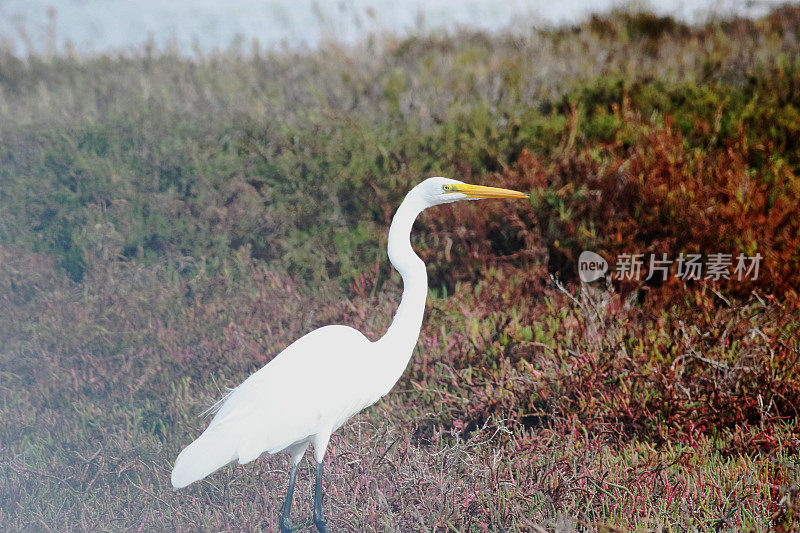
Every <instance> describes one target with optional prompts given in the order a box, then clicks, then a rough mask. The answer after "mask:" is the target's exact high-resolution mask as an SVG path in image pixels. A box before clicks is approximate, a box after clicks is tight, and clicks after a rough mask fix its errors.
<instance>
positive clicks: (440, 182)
mask: <svg viewBox="0 0 800 533" xmlns="http://www.w3.org/2000/svg"><path fill="white" fill-rule="evenodd" d="M527 196H528V195H527V194H523V193H521V192H516V191H511V190H508V189H499V188H495V187H483V186H479V185H468V184H466V183H463V182H460V181H457V180H453V179H449V178H441V177H435V178H429V179H427V180H425V181H423V182H422V183H420V184H419V185H417V186H416V187H414V188H413V189H411V191H410V192H409V193H408V194H407V195H406V197H405V199H404V200H403V203H402V204H400V207H399V208H398V209H397V213H395V215H394V219H393V220H392V225H391V227H390V228H389V260H390V261H391V262H392V265H393V266H394V268H395V269H397V271H398V272H400V275H401V276H402V278H403V297H402V300H401V301H400V307H399V308H398V309H397V313H396V314H395V317H394V320H393V321H392V324H391V326H389V329H388V331H387V332H386V334H385V335H384V336H383V337H381V338H380V339H379V340H377V341H375V342H370V341H369V340H368V339H367V338H366V337H365V336H364V335H363V334H362V333H361V332H359V331H358V330H355V329H353V328H350V327H347V326H338V325H337V326H325V327H322V328H320V329H317V330H314V331H312V332H310V333H308V334H306V335H305V336H303V337H301V338H300V339H298V340H297V341H295V342H294V343H292V344H291V345H289V347H287V348H286V349H285V350H284V351H283V352H281V353H280V354H278V355H277V356H275V358H274V359H272V361H270V362H269V363H267V364H266V365H265V366H264V367H263V368H261V369H260V370H258V371H257V372H255V373H254V374H253V375H251V376H250V377H249V378H247V379H246V380H245V381H244V382H243V383H242V384H241V385H239V386H238V387H236V388H235V389H233V390H232V391H231V392H230V393H229V394H228V395H227V396H226V397H225V398H223V399H222V400H220V401H219V402H218V403H217V405H216V406H215V409H216V414H215V415H214V418H213V419H212V420H211V423H210V424H209V426H208V428H207V429H206V430H205V431H204V432H203V434H202V435H200V437H198V438H197V440H195V441H194V442H192V443H191V444H190V445H189V446H187V447H186V448H184V450H183V451H182V452H181V453H180V455H178V459H177V460H176V461H175V467H174V468H173V470H172V485H173V486H174V487H175V488H181V487H185V486H187V485H189V484H190V483H193V482H195V481H197V480H200V479H202V478H204V477H205V476H207V475H209V474H210V473H212V472H214V471H215V470H217V469H218V468H220V467H222V466H224V465H226V464H228V463H230V462H232V461H236V460H238V461H239V463H240V464H244V463H248V462H250V461H252V460H254V459H256V458H258V457H259V456H260V455H261V454H262V453H265V452H266V453H277V452H288V453H289V454H290V455H291V457H292V470H291V473H290V476H289V487H288V490H287V491H286V500H285V501H284V503H283V507H282V509H281V516H280V529H281V531H282V532H287V531H291V529H292V521H291V519H290V514H289V512H290V509H291V505H292V494H293V492H294V483H295V477H296V475H297V467H298V464H299V463H300V460H301V459H302V458H303V455H304V454H305V451H306V449H307V448H308V445H309V444H311V445H313V447H314V458H315V459H316V462H317V472H316V484H315V488H314V511H313V518H314V524H315V525H316V527H317V530H318V531H320V532H326V531H328V527H327V525H326V521H325V517H324V516H323V513H322V459H323V457H324V456H325V450H326V448H327V446H328V440H329V439H330V437H331V434H332V433H333V432H334V431H336V430H337V429H338V428H339V427H340V426H341V425H342V424H344V423H345V422H346V421H347V420H348V419H349V418H350V417H351V416H353V415H354V414H356V413H358V412H359V411H361V410H362V409H364V408H366V407H368V406H370V405H372V404H373V403H375V402H376V401H377V400H378V399H380V398H381V397H382V396H384V395H386V394H387V393H388V392H389V391H390V390H391V389H392V387H393V386H394V384H395V383H396V382H397V380H399V379H400V376H401V375H402V373H403V371H404V370H405V368H406V365H407V364H408V361H409V359H410V358H411V354H412V351H413V349H414V346H415V345H416V343H417V338H418V337H419V332H420V328H421V327H422V316H423V313H424V311H425V299H426V298H427V295H428V276H427V273H426V271H425V263H423V261H422V260H421V259H420V258H419V257H417V255H416V254H415V253H414V250H413V249H412V247H411V240H410V237H411V226H412V225H413V224H414V220H415V219H416V218H417V215H419V214H420V213H421V212H422V211H423V210H424V209H426V208H428V207H432V206H435V205H438V204H445V203H450V202H455V201H458V200H477V199H481V198H526V197H527Z"/></svg>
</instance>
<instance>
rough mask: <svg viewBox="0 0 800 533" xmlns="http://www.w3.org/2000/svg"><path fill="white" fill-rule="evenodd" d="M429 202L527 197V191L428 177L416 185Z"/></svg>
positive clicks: (440, 202)
mask: <svg viewBox="0 0 800 533" xmlns="http://www.w3.org/2000/svg"><path fill="white" fill-rule="evenodd" d="M415 188H416V189H419V192H420V194H421V195H422V197H423V198H424V199H425V201H426V202H427V203H428V206H429V207H430V206H434V205H439V204H449V203H450V202H457V201H459V200H480V199H482V198H527V197H528V195H527V194H525V193H521V192H517V191H512V190H509V189H500V188H498V187H484V186H482V185H470V184H468V183H464V182H463V181H458V180H454V179H450V178H442V177H434V178H428V179H426V180H425V181H423V182H422V183H420V184H419V185H417V186H416V187H415Z"/></svg>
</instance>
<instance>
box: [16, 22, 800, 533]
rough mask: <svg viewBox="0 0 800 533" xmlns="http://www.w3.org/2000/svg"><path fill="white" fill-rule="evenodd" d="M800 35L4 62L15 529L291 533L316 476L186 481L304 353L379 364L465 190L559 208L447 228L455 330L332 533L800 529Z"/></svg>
mask: <svg viewBox="0 0 800 533" xmlns="http://www.w3.org/2000/svg"><path fill="white" fill-rule="evenodd" d="M798 30H800V11H798V10H797V9H790V8H785V9H781V10H777V11H775V12H774V13H773V14H771V15H770V16H768V17H765V18H763V19H760V20H757V21H748V20H734V21H721V22H716V23H713V24H708V25H706V26H702V27H688V26H684V25H681V24H679V23H677V22H675V21H672V20H670V19H657V18H654V17H653V16H650V15H646V14H645V15H623V14H615V15H612V16H608V17H602V18H593V19H592V20H591V21H589V22H587V23H586V24H584V25H582V26H580V27H575V28H565V29H561V30H557V31H549V32H536V33H531V35H530V36H529V37H526V38H517V37H514V38H511V37H506V36H503V35H492V36H490V35H484V34H473V33H462V34H459V35H456V36H440V35H421V36H415V37H410V38H407V39H404V40H398V41H384V42H380V43H372V44H365V45H364V46H362V47H358V48H352V49H337V48H331V49H327V50H321V51H318V52H313V53H311V52H309V53H293V52H274V53H268V54H263V53H262V54H256V55H253V56H242V55H238V54H235V53H229V54H221V55H214V56H208V57H203V58H199V59H197V60H191V61H190V60H186V59H183V58H179V57H175V56H171V55H169V54H156V53H153V52H152V51H148V50H143V51H142V52H141V53H140V54H138V55H134V56H125V57H97V58H90V59H75V58H67V57H49V58H43V57H29V58H26V59H20V58H17V57H14V56H13V55H9V54H4V55H2V56H1V57H0V316H2V319H0V399H2V402H0V420H2V423H0V473H2V475H0V526H2V529H5V530H73V529H85V530H98V529H113V530H119V529H125V530H128V529H170V530H196V529H209V530H228V529H235V530H240V529H245V530H250V529H257V528H265V529H271V528H273V529H274V527H275V523H276V520H275V517H276V516H277V513H278V510H279V506H280V503H281V498H282V495H283V491H284V489H285V483H286V475H287V470H288V464H287V462H286V460H285V458H282V457H271V458H264V459H261V460H259V461H257V462H255V463H253V464H251V465H248V466H246V467H241V468H235V469H234V468H226V469H223V470H222V471H221V472H219V473H217V474H214V475H212V476H210V477H209V478H208V479H207V480H205V481H203V482H201V483H198V484H196V485H194V486H192V487H190V488H189V489H187V490H185V491H180V492H172V491H171V489H170V487H169V471H170V468H171V464H172V461H173V459H174V457H175V456H176V454H177V452H178V451H179V450H180V449H181V447H182V446H184V445H185V444H186V443H188V442H189V441H190V440H192V439H193V438H194V437H195V436H196V435H197V434H198V433H199V431H201V429H202V428H203V427H204V424H205V421H204V420H203V419H202V418H200V417H199V414H200V413H201V412H202V411H203V410H204V408H205V407H206V406H208V405H209V404H210V403H212V402H213V401H214V399H216V398H217V397H218V396H219V395H220V391H221V390H223V388H224V387H225V386H230V385H234V384H236V383H238V382H239V381H241V380H242V379H243V378H244V377H245V376H246V375H248V374H249V373H250V372H252V371H253V370H255V369H257V368H258V367H260V366H261V365H263V364H264V363H266V362H267V361H269V360H270V358H271V357H272V356H274V355H275V354H276V353H278V352H279V351H280V350H281V349H282V348H283V347H285V346H287V345H288V344H289V343H290V342H292V341H293V340H295V339H296V338H297V337H299V336H300V335H302V334H303V333H305V332H307V331H309V330H311V329H313V328H315V327H318V326H321V325H324V324H328V323H344V324H348V325H352V326H354V327H357V328H359V329H361V330H362V331H364V332H365V334H367V336H368V337H370V338H373V339H374V338H377V337H378V336H379V335H380V334H382V332H383V331H384V329H385V328H386V326H387V325H388V323H389V320H390V318H391V315H392V313H393V311H394V308H395V305H396V301H397V299H398V296H399V294H400V291H401V283H400V280H399V277H398V276H397V275H396V274H394V273H393V272H392V270H391V268H390V266H389V265H388V261H387V258H386V254H385V244H386V240H385V239H386V231H387V228H388V224H389V222H390V220H391V215H392V214H393V210H394V209H395V208H396V206H397V205H398V203H399V201H400V200H401V199H402V197H403V195H404V194H405V192H406V191H407V190H408V189H409V188H410V187H411V186H412V185H413V184H415V183H417V182H418V181H419V180H420V179H421V178H422V177H425V176H429V175H436V174H438V175H449V176H453V177H459V178H462V179H464V180H465V181H473V182H479V183H485V184H500V185H507V186H512V187H519V188H524V189H527V190H531V191H532V193H533V195H532V197H533V200H532V202H533V203H532V205H530V206H528V205H524V204H523V205H518V204H514V205H512V204H510V203H507V204H492V203H481V204H480V205H479V206H478V207H476V206H475V204H471V205H457V206H451V207H442V208H438V209H436V210H432V211H430V212H426V213H425V214H424V215H423V216H422V217H421V219H420V221H419V222H418V223H417V225H416V232H415V235H414V240H415V246H416V249H417V250H418V252H419V254H420V255H421V256H422V257H423V258H424V259H425V260H426V261H427V263H428V267H429V275H430V276H429V277H430V280H431V291H430V298H429V308H428V311H427V313H426V314H427V317H426V322H425V325H424V328H423V332H422V335H421V337H420V341H419V343H418V348H417V353H416V354H415V356H414V358H413V359H412V362H411V364H410V366H409V368H408V370H407V371H406V373H405V374H404V376H403V378H402V379H401V381H400V383H399V384H398V386H397V387H396V389H395V390H394V391H393V392H392V393H391V394H390V395H389V396H387V397H386V398H384V400H382V401H381V402H380V403H379V404H378V405H377V406H375V407H373V408H371V409H369V410H367V411H366V412H365V413H363V414H361V415H359V416H358V417H357V418H356V419H355V421H354V422H353V423H352V424H350V425H348V426H346V427H345V428H343V430H342V431H341V432H340V434H339V435H337V436H335V437H334V439H333V441H332V447H331V450H330V454H329V459H330V461H331V464H330V466H329V467H328V469H327V470H326V472H328V473H327V474H326V475H327V476H328V479H326V486H327V487H329V489H328V496H327V499H326V506H327V512H328V514H329V516H330V517H331V522H332V525H333V526H334V527H335V528H337V529H343V530H385V529H391V530H402V531H406V530H458V531H464V530H467V531H471V530H476V531H485V530H501V529H502V530H518V531H528V530H532V529H537V528H540V529H561V530H568V529H571V528H590V529H607V530H615V529H659V528H663V529H669V530H673V529H711V528H717V529H747V528H753V529H766V528H775V529H781V528H783V530H786V531H788V530H792V529H794V528H796V527H797V524H798V516H799V515H798V513H799V511H798V504H797V501H798V500H797V499H798V497H800V496H799V495H800V485H798V482H797V479H798V468H800V465H798V456H797V454H798V446H800V432H798V413H797V405H799V404H800V375H799V374H800V363H799V362H798V359H799V358H800V357H798V355H800V336H799V335H798V311H797V309H798V306H797V302H798V300H797V296H798V294H797V293H798V280H800V275H799V274H800V268H799V266H798V265H800V249H798V243H799V242H800V235H799V233H800V226H798V224H800V222H799V220H800V217H798V216H797V215H798V208H797V205H798V198H799V196H800V185H799V184H798V183H799V182H798V174H797V166H798V163H799V162H800V136H798V132H800V122H798V120H799V119H798V111H797V110H798V109H800V63H798V60H797V58H798V57H800V54H798V52H799V50H798V46H799V45H798ZM583 249H594V250H596V251H599V252H602V253H605V254H614V253H619V252H625V251H628V252H630V251H638V252H642V253H661V252H669V253H671V254H675V253H679V252H691V251H697V250H699V251H701V252H702V253H712V252H729V253H737V252H742V253H747V254H752V253H754V252H760V253H762V255H764V256H765V261H764V275H763V276H761V277H760V278H759V279H758V280H756V281H754V282H753V283H750V284H748V285H741V284H735V283H727V284H726V283H712V282H703V283H695V284H691V283H689V284H684V283H677V282H675V281H674V280H673V281H671V282H670V283H666V284H619V283H613V284H611V283H609V284H601V285H600V286H586V285H584V286H581V285H580V284H578V283H577V282H576V281H575V274H576V271H575V258H576V257H577V254H578V253H580V251H581V250H583ZM551 274H552V275H555V278H556V279H561V280H564V281H565V282H566V283H567V285H566V286H564V285H561V284H560V283H554V282H553V281H552V280H551V277H550V275H551ZM310 479H311V473H310V472H303V473H302V474H301V479H300V480H299V483H298V494H297V496H296V504H297V514H296V516H298V517H300V518H299V519H298V521H299V520H302V517H310V515H311V510H310V500H311V493H310V486H311V484H310Z"/></svg>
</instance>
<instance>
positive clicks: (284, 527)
mask: <svg viewBox="0 0 800 533" xmlns="http://www.w3.org/2000/svg"><path fill="white" fill-rule="evenodd" d="M292 526H293V524H292V519H291V518H290V517H288V516H284V515H281V520H280V527H281V533H292Z"/></svg>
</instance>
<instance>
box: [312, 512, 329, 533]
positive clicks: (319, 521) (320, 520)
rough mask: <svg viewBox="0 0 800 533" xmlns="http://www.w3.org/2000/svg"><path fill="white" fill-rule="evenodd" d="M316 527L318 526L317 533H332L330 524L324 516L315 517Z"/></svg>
mask: <svg viewBox="0 0 800 533" xmlns="http://www.w3.org/2000/svg"><path fill="white" fill-rule="evenodd" d="M314 525H315V526H317V531H319V533H331V530H330V529H328V522H327V521H326V520H325V517H324V516H314Z"/></svg>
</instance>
